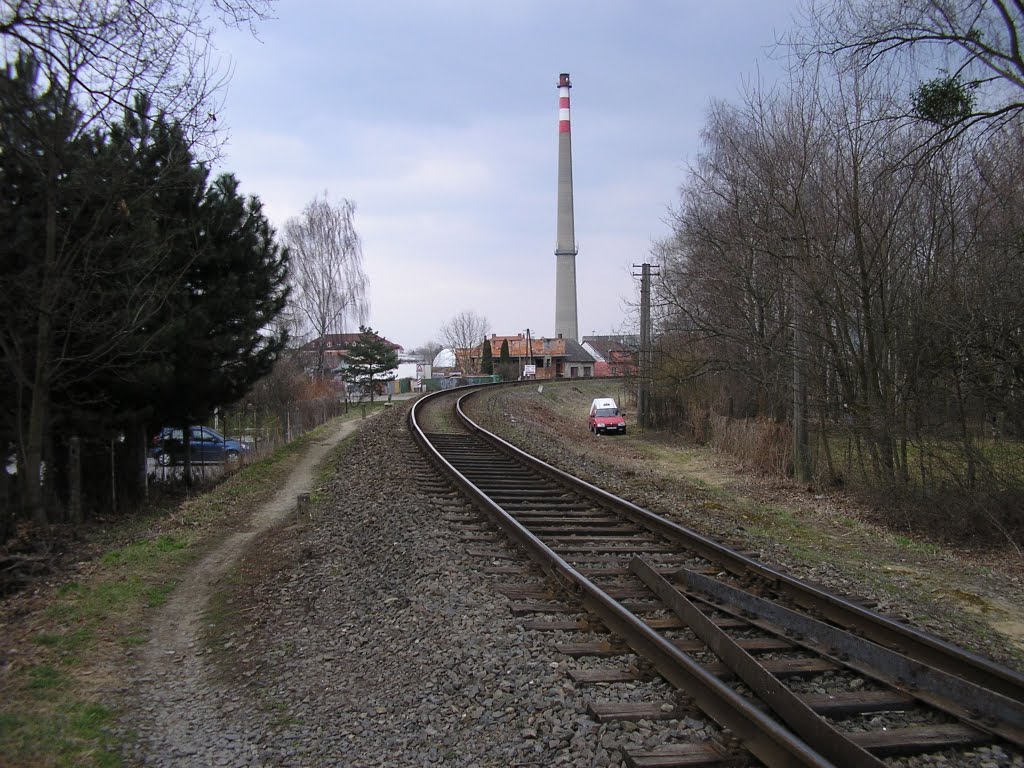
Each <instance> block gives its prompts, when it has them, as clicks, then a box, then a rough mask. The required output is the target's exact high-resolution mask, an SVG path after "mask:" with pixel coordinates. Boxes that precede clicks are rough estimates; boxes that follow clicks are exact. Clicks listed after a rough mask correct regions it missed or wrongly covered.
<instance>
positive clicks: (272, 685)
mask: <svg viewBox="0 0 1024 768" xmlns="http://www.w3.org/2000/svg"><path fill="white" fill-rule="evenodd" d="M404 417H405V408H394V409H392V410H391V411H390V412H388V413H386V414H384V415H383V416H380V417H377V418H375V419H373V420H371V421H370V422H368V423H367V424H366V425H365V426H364V427H363V429H362V430H361V432H360V434H359V435H358V436H357V437H356V438H355V440H354V442H353V443H352V444H351V446H350V447H349V448H348V450H347V452H346V453H345V454H344V455H343V457H342V458H341V460H340V461H339V462H338V464H337V470H336V472H335V473H334V474H333V476H332V478H331V479H330V480H329V481H328V482H327V483H326V484H325V485H324V486H323V487H321V488H320V489H319V494H320V496H321V499H320V501H319V503H318V504H317V505H316V512H315V516H314V519H313V520H312V521H306V522H304V523H294V524H292V525H290V526H288V527H285V528H283V529H278V530H275V531H273V532H272V533H271V534H269V535H267V536H265V537H263V539H262V540H261V541H259V542H257V543H256V545H255V546H254V547H253V549H252V552H251V555H250V556H248V557H247V558H246V561H245V565H244V566H243V569H242V571H243V576H242V582H243V584H244V586H243V587H241V588H237V589H235V593H234V598H233V603H234V608H235V610H236V611H237V613H238V615H239V616H240V617H241V619H242V623H241V624H240V625H239V627H238V629H237V631H236V632H233V633H231V634H229V635H228V636H226V637H220V638H217V639H216V642H214V643H213V644H212V645H209V646H207V647H205V650H204V647H203V646H202V645H199V646H197V647H196V657H195V659H194V660H189V659H183V660H182V661H181V665H182V666H183V667H188V666H189V665H194V666H195V667H196V669H195V670H194V672H195V674H193V673H192V672H188V673H187V674H182V675H181V676H178V675H169V676H165V677H160V678H154V677H153V676H151V675H149V674H147V671H146V670H140V671H139V673H138V674H139V676H138V678H137V681H138V685H137V687H136V691H135V693H134V694H133V701H132V703H131V705H130V710H131V711H132V712H133V717H132V719H131V722H130V723H126V727H128V728H131V729H133V730H134V732H135V734H136V735H137V743H136V744H135V746H134V747H133V748H132V749H131V750H130V752H129V754H128V755H127V757H128V758H129V760H131V761H132V762H137V763H139V764H143V765H151V766H168V767H169V766H200V765H202V766H206V765H215V766H243V765H245V766H251V765H266V766H419V765H450V766H501V767H502V768H508V767H509V766H549V765H554V766H578V767H579V768H582V767H583V766H622V765H624V763H623V759H622V753H621V751H620V747H622V746H625V745H633V746H634V747H637V746H642V745H649V746H653V745H656V744H659V743H662V742H663V741H664V740H665V739H666V738H667V737H673V738H675V739H679V740H690V739H706V738H708V737H709V736H710V734H711V733H712V732H714V731H715V730H716V729H715V727H714V726H713V725H712V726H709V727H708V726H706V725H705V723H704V722H703V720H702V718H701V717H700V715H699V714H697V713H694V717H692V718H684V719H682V720H670V721H666V722H660V723H657V724H652V723H640V724H631V723H612V724H607V725H599V724H597V723H595V722H594V721H593V720H592V719H591V718H589V717H587V716H586V714H585V713H586V699H587V697H588V696H589V695H591V693H590V692H587V691H584V690H581V689H579V688H577V686H575V685H574V683H573V681H572V680H571V679H570V678H569V677H568V676H567V674H566V670H567V668H568V666H569V664H570V663H571V662H570V660H569V659H568V658H567V657H565V656H562V655H561V654H559V653H558V652H557V651H556V650H555V648H554V643H555V642H557V641H558V640H559V639H562V640H568V639H569V638H570V636H569V635H562V636H560V633H551V632H537V631H527V630H523V629H522V627H521V620H520V619H519V618H517V617H515V616H514V615H513V614H512V613H511V612H510V610H509V603H510V600H509V599H508V598H506V597H504V596H502V595H501V594H500V593H499V592H498V591H497V590H496V589H495V586H497V585H500V584H507V583H513V582H524V581H527V580H528V579H524V578H523V577H510V576H493V575H487V574H484V573H482V571H481V568H482V567H483V566H484V565H486V564H487V562H486V561H482V560H481V559H480V558H477V557H473V556H470V555H469V554H467V543H466V542H464V541H460V540H459V539H458V538H457V537H455V536H453V531H454V529H455V527H456V524H455V523H453V522H450V521H448V520H446V519H445V517H446V516H447V517H451V516H453V515H462V514H465V515H470V514H471V512H470V510H468V509H467V508H466V507H465V505H463V504H462V503H461V502H460V501H458V499H457V498H456V497H454V496H450V497H444V496H437V495H428V494H426V493H425V492H424V491H422V490H420V485H419V484H418V483H417V480H416V477H415V473H416V472H417V471H421V472H422V471H424V470H425V468H426V465H425V463H424V462H423V461H422V459H420V458H419V455H418V453H416V452H415V449H414V448H413V446H412V443H411V441H410V439H409V438H408V436H407V431H406V426H405V420H404ZM487 546H488V547H491V546H492V545H490V544H488V545H487ZM572 639H573V640H580V639H581V636H580V635H579V634H574V635H572ZM602 696H603V697H604V698H608V699H613V698H614V697H615V696H622V697H625V698H630V699H644V698H646V699H648V700H650V699H654V698H662V699H665V698H671V692H670V691H669V690H668V689H667V688H665V687H664V685H663V684H660V683H658V684H647V685H622V686H609V687H607V688H606V689H605V690H604V691H602Z"/></svg>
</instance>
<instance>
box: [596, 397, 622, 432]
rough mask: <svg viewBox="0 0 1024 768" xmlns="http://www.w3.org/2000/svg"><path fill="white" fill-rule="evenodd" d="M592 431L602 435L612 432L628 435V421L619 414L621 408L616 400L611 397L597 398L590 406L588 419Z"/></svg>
mask: <svg viewBox="0 0 1024 768" xmlns="http://www.w3.org/2000/svg"><path fill="white" fill-rule="evenodd" d="M587 424H588V426H589V427H590V431H591V432H593V433H595V434H598V435H601V434H610V433H612V432H619V433H622V434H625V433H626V420H625V419H624V418H622V414H621V413H619V407H618V406H617V405H616V404H615V400H613V399H612V398H610V397H596V398H594V401H593V402H592V403H591V404H590V414H589V416H588V418H587Z"/></svg>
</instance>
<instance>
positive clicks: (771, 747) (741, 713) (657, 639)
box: [409, 391, 835, 768]
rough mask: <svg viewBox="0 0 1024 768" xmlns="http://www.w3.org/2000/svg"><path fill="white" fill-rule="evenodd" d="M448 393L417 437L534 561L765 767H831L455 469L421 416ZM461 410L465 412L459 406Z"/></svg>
mask: <svg viewBox="0 0 1024 768" xmlns="http://www.w3.org/2000/svg"><path fill="white" fill-rule="evenodd" d="M445 395H449V392H447V391H442V392H438V393H434V394H432V395H428V396H426V397H424V398H420V399H419V400H417V401H416V403H415V404H414V405H413V407H412V408H411V409H410V411H409V426H410V431H411V432H412V434H413V437H414V439H415V440H416V442H417V443H418V444H419V445H420V446H421V448H422V449H423V451H424V452H425V453H426V455H427V456H428V457H429V458H430V459H431V460H432V461H433V462H434V463H435V464H436V465H437V466H438V467H439V468H441V469H442V470H443V471H444V472H445V474H447V475H449V476H450V477H451V478H452V479H453V480H454V481H455V482H456V483H457V484H458V486H459V487H460V488H462V490H463V491H464V492H465V493H466V495H467V496H469V497H470V498H471V499H473V500H474V501H475V502H476V504H477V506H478V507H479V508H480V509H481V510H482V511H484V512H485V513H486V514H487V515H488V516H489V517H490V518H491V519H492V520H493V521H494V522H495V523H496V524H497V525H498V526H499V527H500V528H501V529H502V530H503V531H505V532H506V534H508V535H509V536H510V537H511V538H512V539H513V540H514V541H516V542H518V543H519V544H520V545H521V546H522V547H523V549H524V550H525V551H526V552H527V554H528V555H529V556H530V557H531V558H532V559H534V560H535V561H536V562H537V563H538V564H539V565H540V566H541V567H542V568H543V569H544V570H545V571H546V572H547V573H549V574H551V575H552V577H554V578H555V580H556V581H558V582H559V583H560V584H562V585H563V586H564V587H566V588H567V589H568V590H569V591H570V592H572V593H573V594H576V595H577V596H578V597H580V598H581V600H582V602H583V605H584V607H585V608H587V609H588V610H590V611H592V612H594V613H595V614H596V615H597V616H599V617H600V618H601V620H602V621H603V622H604V623H605V625H606V626H607V627H608V628H609V629H610V630H612V631H613V632H615V633H617V634H618V635H619V636H620V637H622V638H623V641H624V642H626V643H627V644H628V645H629V646H630V647H631V648H632V649H633V650H634V651H636V652H637V653H638V654H639V655H641V656H643V657H645V658H646V659H648V661H650V662H651V664H652V665H653V666H654V668H655V669H656V670H657V671H658V673H659V674H661V675H662V676H663V677H664V678H665V679H666V680H668V681H669V682H671V683H672V684H673V685H675V686H677V687H679V688H681V689H682V690H685V691H686V692H687V693H688V694H689V695H690V696H692V697H693V699H694V702H695V703H696V704H697V706H698V707H700V709H701V710H702V711H704V712H705V713H706V714H707V715H708V716H709V717H711V718H713V719H714V720H715V721H716V722H718V723H719V724H720V725H722V726H723V727H725V728H728V729H729V730H731V731H732V732H733V733H734V734H736V736H737V737H738V738H739V739H740V740H741V741H742V742H743V744H744V746H745V748H746V749H748V750H749V751H750V752H751V753H752V754H754V755H755V756H756V757H757V758H758V759H760V760H761V761H762V762H764V763H765V764H766V765H768V766H780V768H781V766H796V765H800V766H809V767H813V768H829V767H830V766H833V765H835V764H834V763H833V762H831V761H830V760H828V759H827V758H826V757H824V756H823V755H821V754H820V753H818V752H817V751H815V750H814V749H812V748H811V747H810V746H808V745H807V744H806V743H805V742H804V741H803V740H801V739H799V738H798V737H796V736H795V735H794V734H793V733H791V732H790V731H789V730H788V729H787V728H785V727H783V726H782V725H780V724H779V723H778V722H776V721H775V720H773V719H772V718H771V717H769V716H767V715H766V714H764V713H763V712H762V711H761V710H760V709H759V708H758V707H757V706H756V705H755V704H754V702H752V701H748V700H746V699H744V698H743V697H742V696H740V695H739V694H737V693H736V692H735V691H733V690H732V689H731V688H729V687H728V686H727V685H725V684H724V683H722V682H721V681H719V680H718V679H717V678H716V677H715V676H713V675H711V674H710V673H708V672H707V671H706V670H704V668H703V667H701V666H700V664H698V663H697V662H695V661H694V660H693V659H692V658H690V657H689V656H688V655H687V654H685V653H683V652H682V651H680V650H679V649H678V648H676V647H675V646H674V645H672V644H671V643H670V642H669V641H668V640H666V639H665V638H664V637H662V636H661V635H659V634H658V633H657V632H655V631H654V630H652V629H651V628H650V627H649V626H647V624H645V623H644V622H643V621H642V620H641V619H640V618H639V617H637V616H636V615H635V614H633V613H632V612H630V611H628V610H626V609H625V608H623V606H622V605H621V604H620V603H618V602H617V601H616V600H614V599H613V598H612V597H610V596H609V595H608V594H607V593H606V592H605V591H604V590H602V589H601V588H600V587H598V586H597V585H596V584H595V583H594V582H592V581H590V580H589V579H587V578H586V577H584V576H582V575H581V574H579V573H578V572H577V571H576V570H575V569H573V568H572V566H570V565H569V563H567V562H566V561H565V560H563V559H562V558H561V557H560V556H559V555H558V554H557V553H556V552H554V551H553V550H552V549H551V548H550V547H548V546H547V545H546V544H544V542H542V541H541V540H540V539H539V538H537V537H536V536H535V535H534V534H533V533H531V532H530V531H529V530H527V529H526V528H525V527H524V526H523V525H522V524H521V523H519V521H517V520H516V519H515V518H513V517H512V516H511V515H509V514H507V513H506V512H505V511H504V510H503V509H502V508H501V507H500V506H498V505H497V504H495V503H494V502H493V501H492V500H491V499H490V498H489V497H488V496H487V494H485V493H484V492H483V491H481V490H480V489H479V488H477V487H476V485H475V484H473V483H472V482H471V481H470V480H469V479H468V478H467V477H466V476H465V475H463V474H462V473H461V472H460V471H459V470H458V469H456V468H455V467H454V466H453V465H452V464H451V463H450V462H449V461H448V460H447V459H446V458H445V457H444V456H443V455H442V454H441V452H440V451H438V450H437V448H436V447H435V446H434V445H433V442H432V441H431V440H430V438H429V437H428V436H427V434H426V433H425V432H424V431H423V430H422V429H421V427H420V426H419V424H418V420H417V415H418V412H419V410H420V408H422V407H423V405H424V404H425V403H429V402H431V401H432V400H433V399H436V398H439V397H443V396H445ZM449 396H450V395H449ZM460 399H461V398H460ZM456 410H457V411H460V412H461V408H460V406H459V405H458V404H457V405H456ZM470 423H472V422H470Z"/></svg>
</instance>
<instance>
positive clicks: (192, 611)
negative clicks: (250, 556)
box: [143, 421, 361, 680]
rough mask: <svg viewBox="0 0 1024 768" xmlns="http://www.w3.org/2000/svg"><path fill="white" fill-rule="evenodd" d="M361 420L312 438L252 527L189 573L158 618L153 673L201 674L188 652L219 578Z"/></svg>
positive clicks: (150, 648)
mask: <svg viewBox="0 0 1024 768" xmlns="http://www.w3.org/2000/svg"><path fill="white" fill-rule="evenodd" d="M360 423H361V422H359V421H346V422H344V423H343V424H341V425H340V426H339V427H338V428H337V429H335V430H334V431H333V432H331V433H329V434H327V435H326V436H324V437H323V438H322V439H320V440H318V441H316V442H313V443H311V444H310V446H309V448H308V450H307V451H306V455H305V456H303V457H302V458H301V459H300V461H299V464H298V465H297V466H296V467H295V469H294V470H293V471H292V473H291V475H290V476H289V478H288V482H287V483H286V484H285V485H284V486H282V487H281V489H280V490H279V491H278V492H277V493H276V494H275V496H274V498H273V499H271V500H270V501H269V502H268V503H266V504H264V505H263V506H262V507H259V508H258V509H256V510H255V511H254V512H253V513H252V516H251V517H250V518H249V521H248V525H247V527H246V528H245V529H244V530H241V531H238V532H237V533H235V534H232V535H231V536H229V537H228V538H226V539H225V540H224V541H223V542H222V543H221V544H220V545H219V546H218V547H217V548H216V549H214V550H213V551H211V552H210V553H209V554H208V555H207V556H206V557H205V558H203V559H202V560H200V561H199V562H198V563H196V564H195V565H194V566H193V567H192V568H191V569H190V570H189V571H188V572H187V573H186V574H185V576H184V578H183V579H182V580H181V583H180V584H179V585H178V587H177V589H176V590H175V591H174V594H173V595H171V598H170V599H169V600H168V601H167V603H166V604H165V605H164V607H163V609H162V610H161V611H160V613H159V615H158V616H157V617H156V619H155V621H154V623H153V629H152V635H151V639H150V642H149V644H148V645H147V646H146V649H145V654H144V657H143V660H144V662H145V663H146V664H147V666H148V667H149V669H150V671H151V672H152V674H154V675H156V676H162V675H173V676H174V677H176V678H178V679H179V680H181V678H182V676H184V677H188V676H189V673H190V672H191V673H198V667H197V666H196V665H194V664H192V665H190V664H188V663H187V662H188V660H189V657H191V658H192V659H193V660H194V659H195V658H196V655H195V653H194V652H193V649H194V647H195V644H196V642H197V639H198V635H197V633H198V630H199V623H200V619H201V618H202V615H203V611H204V610H205V609H206V606H207V603H208V602H209V599H210V596H211V594H212V593H213V590H214V589H215V588H216V586H217V583H218V582H219V581H220V579H221V578H222V577H223V576H224V574H225V573H227V571H228V570H229V569H230V568H231V566H232V565H234V564H235V562H236V561H237V560H238V559H239V557H240V556H241V555H242V553H243V552H244V551H245V548H246V547H247V546H248V544H249V542H250V541H251V540H252V539H253V538H254V537H255V536H257V535H258V534H260V533H262V532H263V531H265V530H267V529H268V528H270V527H271V526H273V525H274V524H275V523H277V522H279V521H280V520H282V519H283V518H284V517H285V516H286V515H288V514H289V513H290V512H292V511H293V510H294V509H295V505H296V499H297V497H298V495H299V494H300V493H304V492H307V491H309V490H311V486H312V484H313V478H314V472H315V470H316V467H317V465H319V464H320V462H322V461H323V460H324V458H325V457H326V456H327V453H328V452H329V451H330V450H331V449H332V448H333V447H334V446H336V445H337V444H338V443H339V442H341V441H342V440H343V439H345V438H346V437H347V436H348V435H350V434H351V433H352V432H353V431H355V430H356V429H357V428H358V426H359V424H360Z"/></svg>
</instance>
